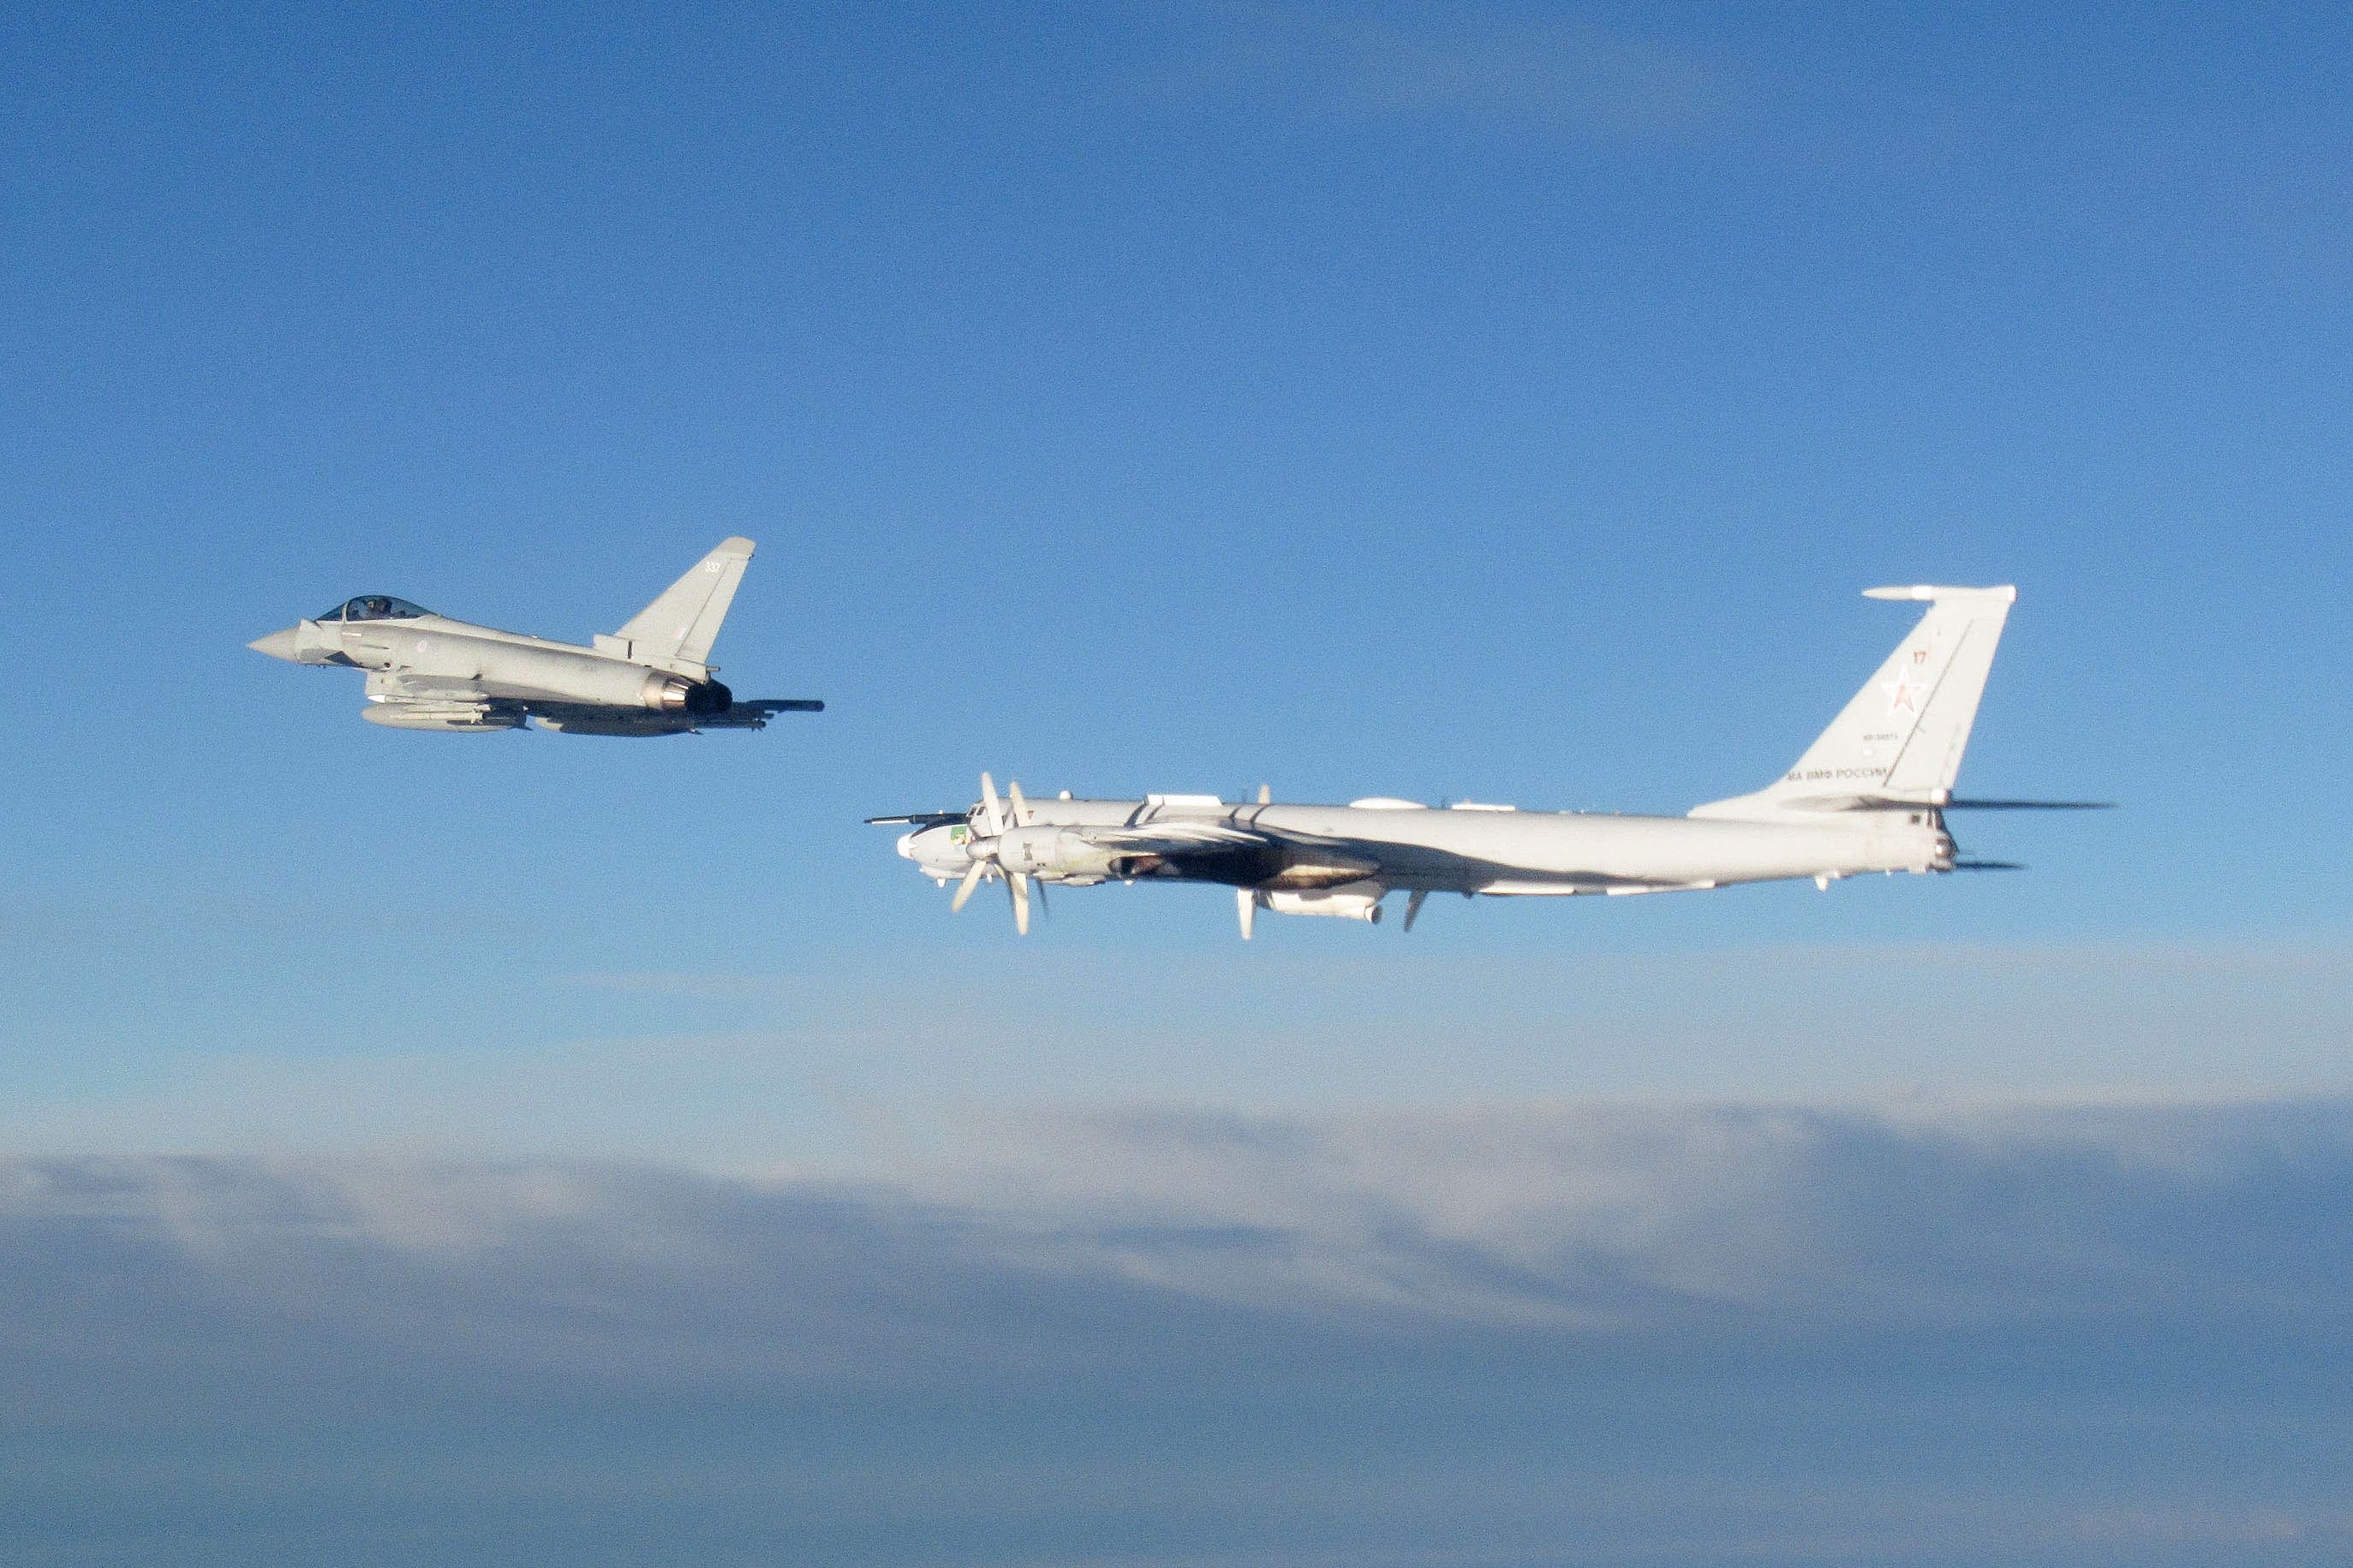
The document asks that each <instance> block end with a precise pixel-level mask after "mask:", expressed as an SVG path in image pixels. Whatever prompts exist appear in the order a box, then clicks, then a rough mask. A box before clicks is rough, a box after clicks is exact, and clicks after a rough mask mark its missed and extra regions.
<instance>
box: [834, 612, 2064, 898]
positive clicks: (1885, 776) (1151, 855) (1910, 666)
mask: <svg viewBox="0 0 2353 1568" xmlns="http://www.w3.org/2000/svg"><path fill="white" fill-rule="evenodd" d="M1865 592H1866V594H1867V595H1868V596H1869V597H1871V598H1874V599H1901V600H1910V601H1917V602H1925V603H1926V605H1928V609H1927V611H1926V614H1925V615H1923V616H1921V618H1920V622H1919V624H1918V625H1917V626H1915V627H1914V628H1913V629H1912V632H1911V635H1909V636H1908V637H1905V639H1904V641H1903V642H1902V643H1900V644H1899V645H1897V647H1896V649H1895V651H1894V653H1892V654H1890V655H1889V656H1888V658H1887V660H1886V662H1885V663H1884V664H1883V665H1882V666H1881V667H1880V669H1879V673H1878V674H1877V675H1875V676H1873V678H1872V679H1871V680H1870V681H1869V682H1868V683H1867V684H1866V685H1865V686H1864V687H1863V688H1862V690H1860V691H1858V692H1856V693H1855V695H1854V698H1853V700H1852V701H1850V702H1848V704H1847V705H1846V707H1845V709H1844V710H1842V711H1841V712H1840V714H1839V716H1838V718H1837V719H1836V720H1835V721H1832V723H1831V727H1830V728H1829V729H1827V730H1825V731H1822V733H1821V736H1820V739H1819V740H1817V741H1815V742H1814V743H1813V745H1812V746H1810V748H1808V749H1807V752H1806V753H1805V755H1804V756H1802V757H1800V758H1799V760H1798V763H1797V764H1796V765H1795V766H1794V767H1792V768H1791V769H1790V770H1789V771H1788V773H1784V774H1782V775H1781V777H1779V778H1778V779H1776V780H1775V781H1774V782H1773V783H1771V784H1767V786H1766V787H1765V788H1763V789H1761V790H1758V791H1757V792H1755V793H1754V794H1751V795H1738V796H1736V797H1734V798H1732V799H1730V800H1719V801H1712V802H1710V803H1709V804H1707V805H1700V806H1695V807H1694V808H1693V809H1692V810H1691V812H1690V813H1689V814H1688V815H1686V816H1617V815H1611V814H1603V813H1596V812H1551V811H1544V812H1539V811H1520V810H1517V809H1516V808H1514V807H1512V806H1508V805H1487V804H1483V803H1480V802H1475V801H1456V802H1454V803H1453V804H1452V805H1447V806H1444V807H1440V808H1438V809H1431V808H1430V807H1428V806H1425V805H1421V804H1419V802H1415V801H1410V800H1396V799H1390V798H1388V797H1384V796H1376V797H1373V798H1371V799H1366V800H1357V801H1352V802H1350V803H1349V804H1348V805H1277V804H1274V803H1273V802H1272V801H1271V800H1270V798H1269V795H1268V792H1267V791H1266V789H1265V788H1264V787H1263V786H1261V788H1260V791H1259V797H1258V800H1257V801H1256V802H1255V803H1251V804H1244V805H1232V804H1229V803H1227V802H1225V801H1222V800H1219V798H1218V797H1217V796H1215V795H1145V797H1144V798H1143V799H1141V800H1073V799H1071V797H1070V795H1068V794H1067V793H1066V794H1064V795H1061V796H1060V798H1058V799H1054V800H1040V801H1032V800H1029V799H1028V798H1027V797H1025V796H1024V795H1022V793H1021V787H1020V785H1018V784H1014V785H1013V786H1012V787H1011V789H1010V790H1009V791H1008V795H1009V798H1008V799H1003V800H1000V799H999V798H998V796H997V788H996V785H995V784H993V783H992V782H991V781H990V779H989V776H988V775H987V773H983V774H982V775H981V778H980V784H981V799H980V800H979V801H978V802H977V803H976V805H973V806H972V807H971V809H969V810H967V811H955V812H933V813H923V814H918V815H914V816H878V817H873V818H871V819H870V820H871V821H872V822H875V823H878V824H886V823H887V824H890V825H892V826H906V827H910V828H912V831H910V832H908V833H906V834H904V835H903V836H902V837H901V838H900V839H899V853H900V854H901V855H902V856H903V857H905V858H908V859H910V860H913V862H914V863H915V865H916V867H917V868H919V869H921V870H922V871H923V874H924V875H925V876H928V877H930V878H932V879H934V880H935V881H937V882H938V883H940V884H941V885H942V886H943V887H944V886H946V885H947V884H948V883H949V882H951V881H953V882H955V883H956V884H957V886H956V893H955V901H954V904H953V906H952V907H953V908H955V909H959V910H960V909H962V908H963V907H964V905H965V900H968V899H970V898H971V896H972V894H973V890H974V889H976V888H977V887H978V886H979V884H980V883H981V882H982V881H984V880H988V879H1001V880H1002V881H1003V882H1004V883H1005V885H1006V889H1007V891H1008V894H1009V895H1010V897H1011V900H1012V904H1013V921H1014V925H1015V927H1016V928H1017V929H1018V931H1021V932H1023V933H1024V934H1027V932H1028V931H1029V912H1030V904H1031V901H1032V888H1033V886H1034V887H1035V888H1036V889H1038V891H1039V894H1042V892H1043V889H1044V886H1045V884H1047V883H1049V882H1059V883H1062V884H1065V885H1069V886H1073V887H1085V886H1089V885H1092V884H1094V883H1099V882H1107V881H1113V880H1117V881H1124V882H1139V881H1155V880H1168V881H1179V882H1214V883H1223V884H1225V885H1228V886H1229V887H1231V888H1232V889H1234V902H1235V908H1236V910H1237V911H1238V913H1239V915H1240V922H1241V932H1242V935H1243V936H1244V937H1245V938H1247V937H1249V936H1250V931H1251V927H1252V923H1253V921H1254V919H1255V917H1256V915H1257V913H1258V911H1259V910H1272V911H1273V912H1275V913H1277V914H1286V915H1327V916H1335V917H1338V918H1340V919H1343V920H1356V921H1378V920H1379V919H1380V918H1381V903H1382V900H1384V899H1385V898H1387V897H1388V895H1389V894H1390V893H1391V892H1402V893H1404V894H1405V895H1406V906H1405V925H1406V929H1408V930H1409V931H1410V930H1411V929H1412V928H1413V922H1414V918H1415V917H1416V916H1417V915H1419V913H1420V912H1421V906H1422V901H1423V900H1425V899H1427V898H1428V897H1429V896H1430V894H1431V893H1434V892H1445V893H1461V894H1462V895H1464V896H1465V897H1471V896H1474V895H1478V894H1485V895H1488V896H1490V897H1562V896H1567V895H1574V894H1579V893H1601V894H1628V893H1663V892H1673V891H1679V890H1687V889H1702V888H1722V887H1728V886H1730V885H1732V884H1734V883H1736V882H1759V881H1771V880H1776V879H1810V880H1812V881H1813V882H1814V883H1815V884H1816V885H1817V886H1819V887H1821V888H1825V889H1827V888H1828V887H1829V886H1830V885H1831V883H1832V882H1834V881H1837V880H1839V879H1841V878H1845V877H1853V876H1858V875H1861V874H1862V873H1863V872H1866V871H1881V872H1888V873H1893V872H1896V871H1914V872H1936V871H1964V870H1997V869H2002V870H2006V869H2015V868H2014V867H2011V866H2010V865H2009V864H2008V863H2007V862H2000V861H1987V860H1965V859H1963V858H1960V852H1959V850H1958V849H1957V847H1956V846H1955V845H1954V843H1953V838H1952V836H1951V834H1949V833H1948V832H1947V831H1946V827H1945V814H1946V813H1947V812H1952V811H1961V810H1966V809H1968V808H1971V807H1976V808H1980V809H1986V808H2011V809H2019V808H2035V807H2045V808H2051V809H2069V808H2078V807H2083V806H2085V805H2089V804H2091V803H2086V802H2079V801H2015V800H1969V799H1956V798H1955V797H1954V795H1953V784H1954V781H1955V779H1956V778H1957V775H1958V774H1959V772H1960V766H1961V752H1962V749H1963V748H1964V747H1965V746H1966V745H1967V744H1968V738H1969V728H1970V725H1971V724H1972V722H1973V721H1975V719H1976V717H1977V710H1978V698H1979V696H1980V695H1982V694H1983V692H1984V690H1985V684H1986V677H1987V675H1988V674H1989V672H1990V670H1991V669H1992V668H1993V655H1994V647H1995V644H1996V643H1998V642H1999V641H2000V637H2001V631H2002V625H2003V622H2004V621H2005V620H2006V619H2007V617H2008V616H2009V614H2010V605H2011V604H2012V603H2013V602H2014V601H2015V600H2016V598H2017V596H2018V594H2017V590H2016V589H2014V588H2009V587H2000V588H1947V587H1928V586H1921V587H1903V588H1872V589H1868V590H1866V591H1865Z"/></svg>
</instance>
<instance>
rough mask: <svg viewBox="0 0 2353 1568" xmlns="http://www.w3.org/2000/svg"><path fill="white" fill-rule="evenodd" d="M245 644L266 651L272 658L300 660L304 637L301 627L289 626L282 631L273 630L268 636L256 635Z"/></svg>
mask: <svg viewBox="0 0 2353 1568" xmlns="http://www.w3.org/2000/svg"><path fill="white" fill-rule="evenodd" d="M245 646H246V647H249V648H251V649H252V650H253V651H254V652H256V653H266V654H268V655H269V657H270V658H282V659H286V660H288V661H290V662H299V651H300V649H301V646H302V637H301V629H300V628H299V627H295V626H288V627H287V628H286V629H285V630H284V631H282V632H272V633H270V634H269V636H268V637H256V638H254V639H253V640H252V641H251V642H249V643H248V644H246V645H245Z"/></svg>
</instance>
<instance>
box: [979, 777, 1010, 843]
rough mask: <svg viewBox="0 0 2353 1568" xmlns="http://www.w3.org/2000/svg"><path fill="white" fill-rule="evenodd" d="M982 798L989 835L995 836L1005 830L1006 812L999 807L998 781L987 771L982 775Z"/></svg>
mask: <svg viewBox="0 0 2353 1568" xmlns="http://www.w3.org/2000/svg"><path fill="white" fill-rule="evenodd" d="M980 799H981V806H982V809H983V811H984V812H985V814H986V816H987V821H988V836H989V837H991V838H994V837H997V835H998V834H1000V833H1002V832H1004V831H1005V813H1003V812H1002V811H999V810H998V809H997V781H996V780H994V779H992V778H990V777H989V776H988V775H987V773H983V774H981V775H980Z"/></svg>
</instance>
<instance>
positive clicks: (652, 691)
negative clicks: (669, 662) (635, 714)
mask: <svg viewBox="0 0 2353 1568" xmlns="http://www.w3.org/2000/svg"><path fill="white" fill-rule="evenodd" d="M647 686H648V688H649V690H648V693H647V695H648V698H649V700H648V701H647V703H646V706H647V707H649V708H656V709H659V710H661V711H663V712H665V713H685V714H689V715H691V716H692V717H694V718H697V719H704V718H708V717H710V716H711V715H712V714H714V713H724V712H726V711H727V710H728V709H730V708H732V707H733V706H734V705H735V694H734V693H733V692H732V691H730V690H728V689H727V688H726V687H724V686H723V685H721V684H720V683H719V682H718V681H716V680H689V679H685V678H684V677H683V676H677V675H664V676H658V677H655V678H653V679H649V681H648V682H647Z"/></svg>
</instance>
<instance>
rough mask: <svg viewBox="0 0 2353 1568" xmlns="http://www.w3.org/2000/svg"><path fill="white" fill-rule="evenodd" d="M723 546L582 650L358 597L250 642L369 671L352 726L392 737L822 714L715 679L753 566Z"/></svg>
mask: <svg viewBox="0 0 2353 1568" xmlns="http://www.w3.org/2000/svg"><path fill="white" fill-rule="evenodd" d="M753 548H754V547H753V544H752V542H751V541H750V540H748V539H729V540H725V541H723V542H721V543H720V545H719V547H718V548H717V549H716V550H713V551H712V552H711V553H710V554H708V555H706V556H704V557H703V558H702V560H701V561H699V562H697V563H695V565H694V568H693V570H691V571H690V572H688V573H687V574H686V575H685V576H683V577H681V578H680V579H679V580H678V581H677V582H675V583H673V584H670V587H669V588H668V589H667V590H666V591H665V592H664V593H663V594H662V595H661V597H659V598H658V599H656V600H655V601H654V602H653V603H652V604H650V605H647V606H646V607H645V608H644V609H643V610H641V611H639V612H638V614H637V616H634V617H633V618H632V619H631V620H630V621H629V623H628V625H627V626H623V627H622V628H621V629H620V630H619V631H617V632H614V633H612V634H610V635H609V636H607V635H605V634H602V633H600V634H598V635H597V637H596V638H595V639H594V640H593V641H592V642H591V643H590V644H589V645H588V646H586V647H581V646H580V645H578V644H576V643H563V642H552V641H550V640H548V639H547V638H545V637H525V636H523V635H522V634H521V633H519V632H502V631H499V630H497V629H496V628H494V627H491V626H475V625H473V624H472V623H470V622H467V621H459V620H452V619H450V618H449V617H448V616H437V615H435V614H434V613H433V612H432V611H430V610H427V609H423V608H420V607H419V606H417V605H412V604H410V603H409V602H408V601H407V600H406V599H396V598H393V597H391V596H390V595H385V594H363V595H360V596H359V597H358V598H356V599H350V600H346V601H345V602H344V603H343V604H340V605H336V606H335V607H334V608H333V609H332V610H329V611H327V612H326V613H325V614H324V615H322V616H316V617H314V618H313V619H311V620H306V621H298V622H297V623H295V624H294V625H293V626H289V627H287V628H286V629H285V630H284V631H282V632H272V633H270V634H269V636H268V637H260V638H258V639H256V640H255V641H254V642H252V643H250V644H248V646H249V647H252V648H253V649H254V650H255V651H256V652H259V653H266V654H268V655H269V657H270V658H282V659H285V660H287V661H288V662H289V663H292V664H335V665H344V666H347V667H349V668H354V669H364V670H365V671H367V700H368V706H367V707H366V709H365V710H363V712H362V714H361V716H362V717H363V718H364V719H366V720H367V721H369V722H371V723H375V724H385V725H388V726H390V727H391V728H393V729H396V730H448V731H473V730H521V729H523V728H524V727H525V726H526V725H527V724H528V723H530V722H531V721H537V722H538V724H539V725H540V727H541V728H542V729H547V730H561V731H566V732H569V733H573V734H582V735H683V734H689V733H691V732H694V731H702V730H758V729H761V728H764V727H765V725H766V724H767V721H768V720H769V719H770V718H771V717H772V716H774V715H776V714H778V713H817V712H822V711H823V710H824V709H825V704H824V703H822V702H820V701H818V700H815V699H813V698H793V699H772V698H763V699H760V700H754V701H745V700H741V699H738V698H737V697H736V696H735V694H734V693H733V692H732V691H730V690H728V689H727V688H726V687H725V686H723V685H722V684H721V683H720V682H719V681H718V680H717V679H714V678H715V677H716V675H717V674H718V669H719V667H718V666H717V665H714V664H712V663H711V662H710V658H711V645H712V641H713V640H714V639H715V638H716V637H718V636H719V626H720V623H721V622H722V621H723V620H725V619H726V618H727V609H728V606H729V605H732V604H733V602H734V599H735V588H736V584H739V583H741V582H742V581H743V580H744V566H745V565H746V564H748V563H750V561H751V559H752V551H753Z"/></svg>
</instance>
